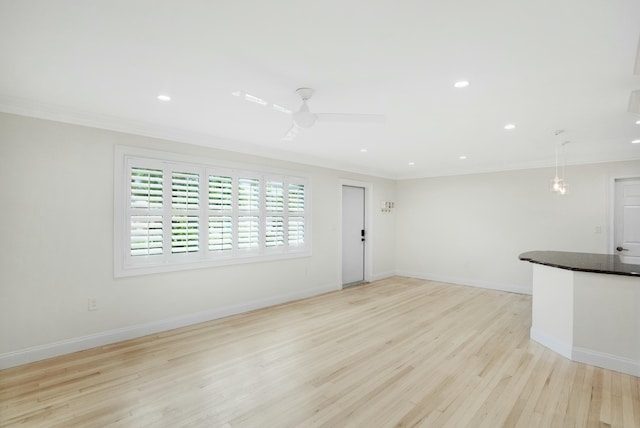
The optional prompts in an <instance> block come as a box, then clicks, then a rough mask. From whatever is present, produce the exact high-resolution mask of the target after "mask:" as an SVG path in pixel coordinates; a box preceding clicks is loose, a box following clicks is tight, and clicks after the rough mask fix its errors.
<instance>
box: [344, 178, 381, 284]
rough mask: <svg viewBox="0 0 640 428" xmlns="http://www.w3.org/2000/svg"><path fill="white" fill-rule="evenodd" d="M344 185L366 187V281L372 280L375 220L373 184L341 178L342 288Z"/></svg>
mask: <svg viewBox="0 0 640 428" xmlns="http://www.w3.org/2000/svg"><path fill="white" fill-rule="evenodd" d="M343 186H351V187H362V188H363V189H364V230H365V231H366V235H365V240H364V281H365V282H370V281H371V277H372V273H371V272H373V266H372V263H373V257H372V254H371V253H372V248H373V245H371V241H372V237H373V222H372V221H371V214H372V213H373V209H372V207H373V201H372V194H373V191H372V190H373V185H372V184H371V183H369V182H365V181H356V180H350V179H340V187H339V188H338V213H339V214H338V218H339V219H340V221H339V222H338V237H339V245H340V246H339V248H338V255H339V257H338V275H339V278H340V279H339V281H338V282H339V284H340V287H341V288H342V286H343V284H342V214H343V213H342V187H343Z"/></svg>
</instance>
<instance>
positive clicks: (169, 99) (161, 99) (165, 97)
mask: <svg viewBox="0 0 640 428" xmlns="http://www.w3.org/2000/svg"><path fill="white" fill-rule="evenodd" d="M158 99H159V100H160V101H171V97H170V96H169V95H164V94H160V95H158Z"/></svg>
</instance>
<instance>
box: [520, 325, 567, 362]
mask: <svg viewBox="0 0 640 428" xmlns="http://www.w3.org/2000/svg"><path fill="white" fill-rule="evenodd" d="M529 334H530V337H531V339H532V340H535V341H536V342H538V343H539V344H541V345H543V346H546V347H547V348H549V349H551V350H552V351H554V352H557V353H558V354H560V355H562V356H563V357H565V358H568V359H570V360H573V358H572V354H573V348H572V346H571V344H570V343H565V342H562V341H560V340H558V339H556V338H555V337H552V336H549V335H548V334H545V333H543V332H541V331H539V330H536V329H533V328H532V329H531V330H530V333H529Z"/></svg>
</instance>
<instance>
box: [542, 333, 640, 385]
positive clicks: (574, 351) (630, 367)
mask: <svg viewBox="0 0 640 428" xmlns="http://www.w3.org/2000/svg"><path fill="white" fill-rule="evenodd" d="M531 339H532V340H535V341H536V342H538V343H540V344H541V345H544V346H546V347H547V348H549V349H551V350H552V351H555V352H557V353H558V354H560V355H562V356H563V357H565V358H568V359H570V360H572V361H576V362H578V363H583V364H589V365H590V366H596V367H602V368H603V369H608V370H614V371H616V372H620V373H625V374H628V375H631V376H638V377H640V361H635V360H632V359H629V358H624V357H619V356H617V355H611V354H605V353H603V352H597V351H593V350H591V349H585V348H578V347H573V346H572V345H571V344H569V343H564V342H561V341H559V340H558V339H556V338H554V337H551V336H548V335H546V334H544V333H542V332H540V331H537V330H534V329H531Z"/></svg>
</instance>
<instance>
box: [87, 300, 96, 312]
mask: <svg viewBox="0 0 640 428" xmlns="http://www.w3.org/2000/svg"><path fill="white" fill-rule="evenodd" d="M88 309H89V310H90V311H97V310H98V299H96V298H95V297H89V308H88Z"/></svg>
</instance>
